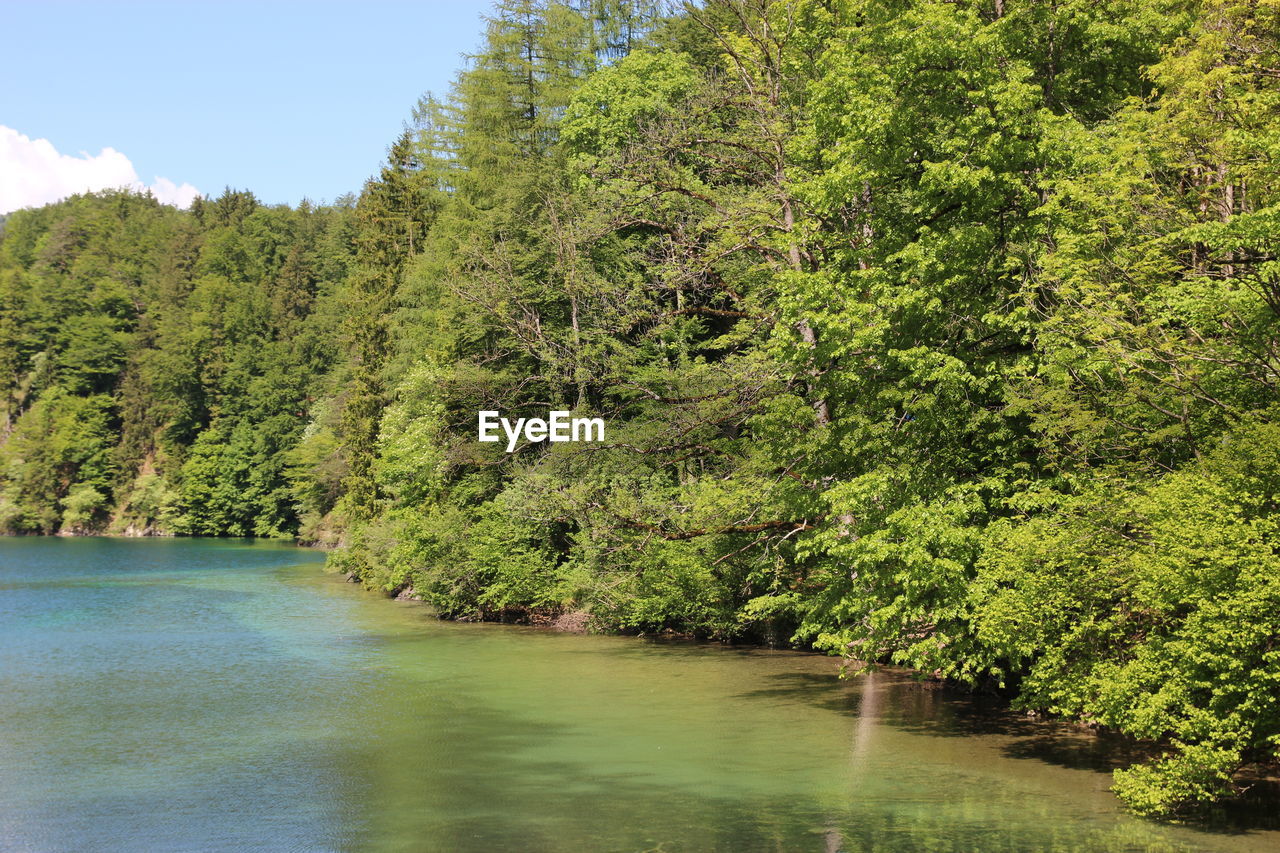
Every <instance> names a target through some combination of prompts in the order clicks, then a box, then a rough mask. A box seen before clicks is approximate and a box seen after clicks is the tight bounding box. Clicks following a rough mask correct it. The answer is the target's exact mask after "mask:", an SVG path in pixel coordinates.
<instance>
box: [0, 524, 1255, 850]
mask: <svg viewBox="0 0 1280 853" xmlns="http://www.w3.org/2000/svg"><path fill="white" fill-rule="evenodd" d="M323 559H324V555H323V554H322V553H319V552H315V551H310V550H306V549H300V548H294V547H290V546H286V545H281V544H275V543H253V542H246V541H228V540H209V539H204V540H200V539H185V540H165V539H157V540H125V539H100V538H86V539H64V538H41V539H37V538H20V539H15V538H0V849H3V850H12V851H83V850H94V851H113V850H131V851H132V850H174V851H177V850H192V851H197V850H198V851H209V850H263V851H275V850H281V851H284V850H290V851H311V850H334V851H348V850H350V851H363V850H371V851H384V850H386V851H391V850H404V851H434V850H440V851H467V850H495V849H513V850H528V851H606V850H619V851H633V850H634V851H641V850H648V851H686V850H687V851H703V850H725V851H730V850H732V851H750V850H762V851H763V850H769V851H792V850H813V851H840V850H843V851H929V853H942V851H974V850H981V851H985V852H986V853H991V851H1015V850H1016V851H1023V850H1055V851H1074V850H1080V851H1112V850H1114V851H1204V850H1223V851H1245V850H1249V851H1257V850H1267V849H1274V850H1280V831H1277V829H1276V827H1275V825H1274V824H1272V825H1271V826H1268V820H1271V819H1273V818H1270V817H1268V810H1270V812H1272V813H1274V812H1275V811H1276V803H1275V801H1274V800H1273V801H1271V802H1270V804H1268V803H1267V802H1263V803H1260V804H1255V806H1254V807H1252V808H1250V809H1243V810H1240V811H1239V813H1238V814H1235V815H1233V816H1232V817H1229V818H1226V819H1224V820H1225V822H1224V823H1223V824H1222V825H1220V826H1218V827H1216V828H1214V829H1212V830H1210V829H1200V828H1195V827H1186V826H1169V825H1160V824H1155V823H1151V822H1148V821H1144V820H1140V819H1137V818H1134V817H1131V816H1128V815H1126V814H1125V813H1124V812H1123V811H1122V810H1121V809H1120V807H1119V805H1118V803H1117V801H1116V800H1115V798H1114V797H1113V796H1112V795H1111V794H1110V793H1109V792H1108V791H1107V788H1108V786H1109V785H1110V783H1111V778H1110V774H1109V772H1107V769H1108V767H1109V766H1111V765H1110V762H1112V761H1115V760H1119V759H1121V758H1122V757H1123V746H1122V745H1121V744H1118V743H1108V742H1105V741H1102V740H1100V739H1098V738H1096V737H1094V736H1092V735H1090V734H1088V733H1086V732H1082V731H1080V730H1078V729H1076V728H1074V727H1071V726H1067V725H1059V724H1053V723H1046V722H1042V721H1037V720H1033V719H1029V718H1027V717H1025V716H1021V715H1018V714H1014V713H1010V712H1006V711H1003V710H1001V709H1000V708H999V707H998V706H995V705H994V704H992V703H990V702H986V703H984V702H981V701H978V700H975V699H973V698H971V697H968V696H965V695H964V694H960V693H955V692H951V691H947V690H943V689H940V688H938V687H937V686H936V685H931V684H920V683H917V682H915V681H914V680H912V679H911V678H909V677H908V676H907V675H906V674H904V673H899V672H880V673H877V674H875V675H873V676H871V677H867V678H861V679H854V680H849V681H840V680H838V679H836V677H835V674H836V671H837V664H836V662H835V661H833V660H831V659H828V658H823V657H820V656H816V655H807V654H800V653H795V652H784V651H769V650H762V649H740V648H729V647H720V646H712V645H699V644H693V643H682V642H670V641H668V642H662V641H654V640H646V639H637V638H628V637H605V636H578V635H569V634H561V633H556V632H553V631H549V630H543V629H536V628H521V627H514V626H502V625H474V624H459V623H449V622H442V621H439V620H437V619H435V618H433V617H432V616H431V615H430V613H429V612H428V611H427V609H426V608H425V607H423V606H422V605H420V604H415V603H412V602H394V601H390V600H387V599H385V598H383V597H381V596H378V595H374V594H371V593H367V592H364V591H362V590H360V589H358V588H356V587H355V586H353V585H351V584H347V583H344V582H343V581H342V579H341V578H338V577H335V576H333V575H329V574H325V573H324V572H323V568H322V564H323ZM1268 796H1269V795H1268Z"/></svg>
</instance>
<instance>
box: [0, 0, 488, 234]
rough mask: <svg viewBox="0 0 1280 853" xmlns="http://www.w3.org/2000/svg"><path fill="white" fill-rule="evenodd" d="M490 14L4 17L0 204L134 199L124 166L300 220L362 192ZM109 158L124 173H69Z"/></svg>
mask: <svg viewBox="0 0 1280 853" xmlns="http://www.w3.org/2000/svg"><path fill="white" fill-rule="evenodd" d="M490 8H491V1H490V0H455V2H441V0H426V2H418V3H407V2H378V0H365V2H347V3H333V2H297V0H259V2H255V3H248V2H240V0H223V2H209V0H200V1H199V2H193V0H170V2H166V3H159V2H118V3H106V2H96V3H88V2H72V0H43V2H38V0H0V21H3V24H2V25H0V56H3V57H4V65H5V68H6V71H7V73H6V75H5V77H6V81H5V84H4V85H3V86H0V127H3V128H9V129H10V132H9V133H8V134H7V135H5V136H3V137H0V196H3V195H4V194H5V193H7V194H8V196H9V199H8V201H9V205H8V206H9V207H13V206H21V204H22V203H24V202H25V203H28V204H29V203H32V202H31V201H30V199H33V198H36V197H37V196H38V195H39V193H40V192H41V191H45V192H46V193H55V192H56V189H55V188H53V187H45V186H44V184H47V183H51V182H55V181H58V180H61V181H63V182H64V183H65V184H67V185H68V186H69V185H71V184H73V183H75V182H77V181H79V182H84V181H85V180H88V178H86V177H83V175H85V174H89V173H93V174H94V175H103V174H105V175H109V176H111V177H110V179H111V180H115V181H117V183H119V182H124V181H121V180H119V179H118V178H117V176H119V175H126V176H127V165H126V164H125V163H124V162H123V160H124V159H125V158H127V161H128V164H131V165H132V167H133V170H134V171H135V172H136V175H137V179H138V182H139V183H140V184H142V185H153V186H154V185H156V184H155V182H156V180H157V179H159V178H163V179H166V180H167V181H169V182H172V185H173V186H180V185H182V184H190V185H192V186H193V187H194V188H196V189H198V190H199V191H201V192H202V193H204V194H206V195H216V194H218V193H219V192H221V190H222V188H223V187H224V186H228V185H229V186H232V187H236V188H241V189H249V190H252V191H253V192H254V193H256V194H257V195H258V197H259V198H261V199H262V200H263V201H265V202H267V203H277V202H287V203H290V204H295V203H297V202H298V201H299V200H301V199H302V198H303V197H308V198H311V199H312V200H315V201H320V200H332V199H334V198H336V197H337V196H339V195H341V194H343V193H345V192H358V191H359V189H360V186H361V185H362V184H363V182H364V180H365V179H366V178H367V177H368V176H370V175H371V174H373V173H374V172H376V171H377V169H378V166H379V164H380V162H381V160H382V158H383V157H384V155H385V153H386V148H387V145H388V144H390V142H391V141H392V140H393V138H394V137H395V136H396V135H397V134H398V133H399V131H400V129H401V127H402V124H403V122H404V121H405V120H406V119H407V118H408V117H409V113H410V110H411V108H412V106H413V104H414V103H415V102H416V100H417V98H418V96H419V95H421V94H422V93H423V92H425V91H428V90H431V91H435V92H437V93H441V94H443V93H444V92H445V90H447V88H448V85H449V82H450V80H451V79H452V78H453V76H454V74H455V73H456V72H457V70H458V69H459V68H460V67H461V66H462V64H463V61H464V60H463V58H462V54H464V53H469V52H472V51H474V50H475V49H476V47H477V46H478V45H479V43H480V39H481V34H482V32H483V28H484V23H483V21H482V15H484V14H486V13H487V12H488V11H489V10H490ZM12 131H16V133H13V132H12ZM22 137H26V139H25V140H24V139H22ZM39 139H47V140H48V141H49V143H51V146H52V149H56V152H57V155H60V156H59V157H55V155H54V154H52V153H51V149H50V148H48V147H47V146H41V147H39V150H38V151H37V150H36V140H39ZM104 148H110V149H114V152H118V155H123V157H120V156H118V155H116V154H110V155H108V157H107V158H106V159H94V160H92V161H91V162H90V163H88V164H85V163H79V162H73V161H72V160H71V159H69V158H77V159H78V160H84V159H85V158H84V157H83V156H82V152H87V154H88V155H90V157H91V158H97V157H98V155H100V154H101V152H102V151H103V149H104ZM108 161H109V162H108ZM46 170H47V171H49V172H50V175H49V176H48V177H45V176H44V172H45V171H46ZM5 171H7V174H3V172H5ZM99 179H102V178H99ZM68 182H69V183H68ZM19 184H21V185H22V187H23V189H22V190H21V191H19V189H15V187H16V186H17V185H19ZM166 186H168V185H166ZM6 188H7V189H6ZM24 193H25V194H24ZM157 194H161V193H159V192H158V193H157ZM50 200H52V199H50ZM4 202H5V199H4V198H2V197H0V208H3V207H4V206H5V205H4ZM2 212H4V211H3V209H0V213H2Z"/></svg>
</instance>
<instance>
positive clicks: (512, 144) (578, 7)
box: [0, 0, 1280, 817]
mask: <svg viewBox="0 0 1280 853" xmlns="http://www.w3.org/2000/svg"><path fill="white" fill-rule="evenodd" d="M376 156H377V155H376V152H374V153H373V155H372V156H371V158H370V159H371V161H373V160H375V159H376ZM0 229H2V231H0V363H2V364H3V368H2V369H0V382H3V383H4V385H3V390H2V392H0V437H2V443H0V531H4V532H8V533H14V534H20V533H38V534H55V533H62V534H86V533H112V534H130V535H193V536H232V537H244V536H255V537H284V538H296V539H297V540H298V541H301V542H304V543H312V544H321V545H325V546H328V547H332V548H333V551H332V552H331V555H330V563H331V564H332V566H333V567H334V568H335V569H336V570H339V571H342V572H347V573H350V574H351V576H352V577H353V578H356V579H359V580H360V581H361V582H363V583H364V584H365V585H366V586H369V587H371V588H377V589H381V590H384V591H386V592H387V593H388V594H399V593H406V594H412V595H416V596H419V597H421V598H422V599H424V600H425V601H426V602H428V603H429V604H431V605H432V606H434V608H436V610H437V611H438V612H439V613H440V614H441V615H442V616H445V617H449V618H455V619H484V620H501V621H512V622H535V623H549V622H557V621H567V622H577V623H579V624H584V623H585V624H587V625H589V626H590V627H591V629H592V630H598V631H618V632H630V633H645V634H656V633H664V632H672V633H679V634H684V635H691V636H696V637H700V638H705V639H712V640H722V641H734V640H737V641H745V642H763V643H769V644H778V645H790V646H795V647H800V648H809V649H815V650H819V651H822V652H827V653H831V654H837V655H842V656H844V657H845V658H846V659H847V661H848V665H847V672H848V674H849V675H850V677H854V676H856V674H857V673H858V672H860V671H862V670H864V669H866V668H869V667H874V666H876V665H882V664H894V665H901V666H906V667H911V668H913V669H915V670H917V671H919V672H920V673H921V674H922V676H925V677H932V678H938V679H946V680H950V681H953V682H958V683H962V684H968V685H972V686H974V687H975V688H977V689H983V690H992V691H998V692H1001V693H1003V694H1005V695H1007V696H1008V697H1010V699H1011V701H1012V702H1013V703H1014V704H1015V705H1016V706H1017V707H1020V708H1024V709H1027V710H1028V711H1032V712H1038V713H1044V714H1049V715H1055V716H1059V717H1064V718H1068V719H1072V720H1076V721H1079V722H1081V723H1083V724H1086V725H1089V726H1095V727H1098V728H1100V729H1106V730H1110V731H1115V732H1120V733H1123V734H1125V735H1128V736H1130V737H1132V738H1134V739H1136V740H1139V741H1142V742H1146V743H1149V744H1151V745H1152V748H1151V750H1150V757H1149V758H1148V759H1147V760H1143V761H1138V762H1137V763H1134V764H1133V765H1131V766H1129V767H1126V768H1124V769H1121V770H1118V771H1117V772H1116V777H1115V790H1116V792H1117V794H1118V795H1119V796H1120V797H1121V798H1122V799H1123V800H1124V801H1125V802H1126V803H1127V804H1128V806H1129V807H1131V808H1132V809H1133V810H1135V811H1136V812H1138V813H1140V814H1145V815H1152V816H1164V817H1167V816H1178V815H1185V814H1189V813H1194V812H1196V811H1197V810H1203V809H1205V808H1206V807H1208V806H1210V805H1212V804H1214V803H1216V802H1219V801H1223V800H1225V799H1228V798H1231V797H1232V796H1234V795H1236V794H1238V793H1240V792H1241V791H1243V790H1244V789H1245V788H1246V787H1247V785H1248V783H1249V780H1250V779H1251V778H1254V777H1256V775H1257V774H1258V773H1266V772H1268V768H1271V769H1274V767H1275V761H1276V759H1277V753H1278V750H1280V554H1278V553H1277V545H1280V396H1278V395H1277V390H1278V388H1280V261H1278V260H1277V255H1276V250H1277V246H1278V245H1280V0H1155V2H1149V1H1147V0H1056V2H1046V0H954V2H942V0H708V2H705V3H699V4H694V5H687V6H684V7H680V8H673V7H670V6H669V5H667V4H665V3H660V2H655V1H654V0H573V2H556V0H501V2H499V3H498V4H497V5H496V7H495V8H494V10H493V12H492V14H491V16H490V17H489V18H488V19H487V24H486V35H485V38H484V41H483V45H482V47H481V48H480V49H479V50H478V51H477V52H476V54H475V55H473V56H471V57H469V59H468V61H467V63H466V66H465V67H464V68H463V70H462V71H460V72H459V74H458V75H457V77H456V79H455V82H454V84H453V86H452V88H451V89H450V91H448V92H447V93H441V94H439V95H426V96H424V97H423V98H422V99H421V101H420V102H419V103H418V104H417V105H416V106H415V107H414V108H413V110H412V114H411V116H410V118H409V119H408V121H407V122H406V125H405V130H404V132H403V134H402V135H400V136H399V137H398V138H397V139H395V140H391V144H390V147H389V148H388V150H387V152H386V160H385V162H384V164H383V165H382V167H381V171H380V172H379V173H378V174H377V175H376V176H375V177H374V178H372V179H371V180H370V181H369V182H368V183H367V184H366V185H365V186H364V187H363V189H362V190H361V191H360V193H359V195H358V196H350V197H345V198H341V199H338V200H337V201H336V202H334V203H332V204H326V205H314V204H310V203H306V202H304V203H302V204H301V205H299V206H298V207H296V208H290V207H286V206H270V205H264V204H262V203H261V202H259V201H258V200H257V199H256V198H255V197H254V196H253V195H252V193H250V192H248V191H242V190H231V189H228V190H227V191H225V192H224V193H223V194H222V195H221V196H219V197H217V198H212V197H210V198H201V199H197V200H196V202H195V203H194V204H193V205H192V206H191V208H190V209H187V210H178V209H175V208H172V207H168V206H165V205H162V204H160V203H159V202H157V201H156V200H155V199H153V198H151V197H150V196H149V195H138V194H135V193H131V192H128V191H123V190H122V191H118V192H101V193H94V194H86V195H80V196H75V197H72V198H70V199H67V200H66V201H63V202H60V203H58V204H53V205H49V206H47V207H43V208H40V209H29V210H21V211H17V212H15V213H13V214H11V215H9V216H8V217H7V218H5V219H4V220H3V222H2V223H0ZM551 409H555V410H564V411H570V412H573V413H574V414H575V416H581V417H593V418H594V417H598V418H601V419H603V421H604V422H605V423H607V425H608V431H607V440H606V441H604V442H600V443H572V442H569V443H555V444H553V443H551V442H546V441H542V442H530V441H522V442H520V443H519V444H518V446H516V447H515V448H514V450H513V452H511V453H507V452H505V451H506V447H505V442H503V443H497V444H495V443H482V442H480V441H478V440H477V422H476V418H477V413H478V412H479V411H481V410H500V411H502V412H503V413H504V414H505V413H510V416H511V417H513V418H516V417H526V416H535V415H538V416H545V414H546V412H547V411H548V410H551Z"/></svg>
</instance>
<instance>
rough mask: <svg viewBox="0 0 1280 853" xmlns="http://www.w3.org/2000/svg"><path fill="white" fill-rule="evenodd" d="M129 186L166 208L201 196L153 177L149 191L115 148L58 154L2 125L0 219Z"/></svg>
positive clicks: (187, 186)
mask: <svg viewBox="0 0 1280 853" xmlns="http://www.w3.org/2000/svg"><path fill="white" fill-rule="evenodd" d="M119 187H130V188H132V189H135V190H138V191H139V192H141V191H143V190H145V189H150V190H151V193H152V195H154V196H155V197H156V198H157V199H159V200H160V201H162V202H164V203H165V204H172V205H176V206H178V207H186V206H187V205H189V204H191V200H192V199H194V198H195V197H196V196H197V195H199V194H200V191H199V190H197V189H196V188H195V187H193V186H191V184H182V185H181V186H179V185H178V184H175V183H174V182H173V181H171V180H169V179H168V178H161V177H157V178H156V179H155V182H154V183H152V184H151V186H150V187H147V186H146V185H145V184H143V183H142V181H141V179H139V178H138V173H137V171H135V170H134V168H133V163H131V162H129V158H128V157H126V156H124V155H123V154H121V153H120V152H119V151H117V150H115V149H114V148H103V149H102V151H101V152H100V153H99V154H97V155H96V156H94V155H91V154H89V153H88V152H85V151H82V152H80V156H79V157H73V156H71V155H69V154H59V153H58V150H57V149H56V148H54V147H53V144H52V143H50V142H49V140H47V139H31V138H30V137H27V136H24V135H23V134H21V133H18V131H16V130H13V129H12V128H8V127H5V126H4V125H0V215H3V214H5V213H8V212H10V211H12V210H17V209H18V208H20V207H39V206H40V205H42V204H48V203H49V202H53V201H57V200H58V199H63V198H66V197H67V196H69V195H74V194H76V193H82V192H86V191H92V190H105V189H116V188H119Z"/></svg>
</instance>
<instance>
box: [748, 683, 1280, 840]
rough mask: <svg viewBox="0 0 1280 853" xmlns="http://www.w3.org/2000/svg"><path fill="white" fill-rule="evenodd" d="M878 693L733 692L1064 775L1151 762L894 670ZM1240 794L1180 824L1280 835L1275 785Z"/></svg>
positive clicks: (1134, 749)
mask: <svg viewBox="0 0 1280 853" xmlns="http://www.w3.org/2000/svg"><path fill="white" fill-rule="evenodd" d="M875 677H876V678H877V679H878V684H877V689H878V690H881V691H888V693H890V694H891V696H884V697H881V698H880V700H879V701H877V702H874V703H871V702H868V701H866V699H867V682H866V681H864V680H862V677H861V676H855V677H853V678H851V679H849V680H847V681H846V680H840V679H838V678H836V677H835V676H834V675H826V674H823V673H815V672H785V673H775V674H771V675H768V676H765V680H766V681H767V682H768V683H769V686H768V687H764V688H759V689H755V690H751V691H746V692H744V693H741V694H739V696H740V698H742V699H746V700H756V701H759V700H772V701H789V702H803V703H805V704H807V705H809V706H810V707H815V708H820V709H823V710H827V711H831V712H835V713H839V714H843V715H848V716H852V717H857V718H859V719H867V718H869V719H870V720H872V721H874V722H875V723H876V724H879V725H883V726H889V727H891V728H893V729H896V730H899V731H903V732H907V733H911V734H916V735H922V736H925V737H931V738H973V737H982V738H995V739H999V740H1002V741H1004V743H1002V744H1001V745H1000V747H999V753H1000V755H1001V756H1003V757H1005V758H1010V759H1018V760H1031V761H1039V762H1042V763H1044V764H1049V765H1053V766H1056V767H1062V768H1066V769H1070V770H1083V771H1094V772H1096V773H1099V774H1110V773H1112V772H1113V771H1115V770H1117V769H1121V768H1124V767H1129V766H1132V765H1133V764H1136V763H1138V762H1141V761H1146V760H1149V759H1152V758H1155V757H1158V756H1159V755H1160V753H1161V749H1160V747H1159V746H1158V745H1154V744H1151V743H1143V742H1140V741H1136V740H1134V739H1133V738H1130V737H1127V736H1125V735H1122V734H1119V733H1117V732H1113V731H1107V730H1100V729H1093V728H1090V727H1087V726H1082V725H1076V724H1072V723H1069V722H1065V721H1059V720H1046V719H1043V718H1040V717H1036V716H1033V715H1028V714H1023V713H1019V712H1017V711H1016V710H1014V709H1012V708H1010V707H1009V705H1008V704H1007V703H1006V702H1005V701H1003V700H1002V699H1000V698H998V697H995V696H992V695H989V694H980V693H973V692H970V691H967V690H964V689H963V688H958V687H955V686H951V685H947V684H942V683H938V682H934V681H921V680H919V679H917V678H915V677H914V676H912V675H911V674H910V673H908V672H905V671H901V670H892V669H889V670H880V671H878V672H877V673H876V676H875ZM1241 784H1242V786H1243V787H1244V788H1245V791H1244V793H1243V794H1242V795H1241V796H1238V797H1236V798H1234V799H1232V800H1231V801H1229V802H1225V803H1222V804H1220V805H1218V806H1215V807H1214V808H1212V809H1210V810H1207V811H1205V812H1203V813H1200V814H1197V815H1195V816H1192V817H1189V818H1187V819H1185V820H1184V821H1182V822H1181V825H1182V826H1186V827H1188V828H1193V829H1195V830H1197V831H1202V832H1210V833H1214V834H1229V835H1235V834H1245V833H1249V832H1255V831H1270V830H1277V829H1280V779H1277V778H1276V776H1275V775H1274V773H1273V772H1271V773H1269V772H1267V771H1266V770H1265V769H1255V770H1254V771H1253V772H1252V773H1246V774H1245V775H1244V776H1243V778H1242V779H1241Z"/></svg>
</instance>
